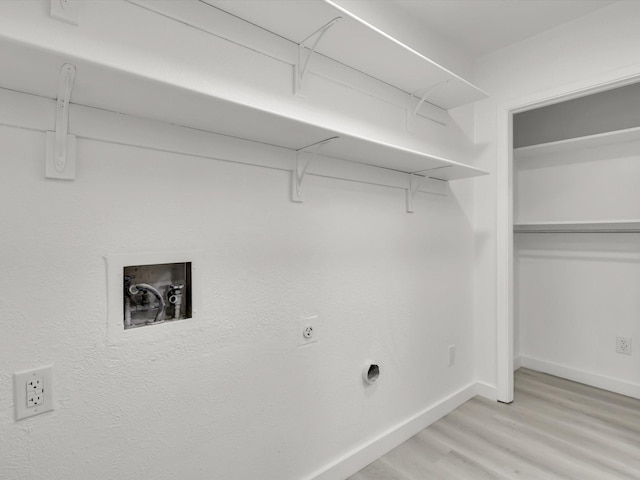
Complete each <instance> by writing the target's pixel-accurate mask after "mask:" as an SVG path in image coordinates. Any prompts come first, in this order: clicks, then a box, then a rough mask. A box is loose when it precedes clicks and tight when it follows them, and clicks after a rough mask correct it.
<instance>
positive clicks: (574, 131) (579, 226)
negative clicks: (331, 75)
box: [513, 83, 640, 398]
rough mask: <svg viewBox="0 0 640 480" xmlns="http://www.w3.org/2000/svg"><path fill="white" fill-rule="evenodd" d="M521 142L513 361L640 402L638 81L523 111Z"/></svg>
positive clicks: (516, 135) (517, 150)
mask: <svg viewBox="0 0 640 480" xmlns="http://www.w3.org/2000/svg"><path fill="white" fill-rule="evenodd" d="M513 141H514V152H513V162H514V168H513V176H514V177H513V187H514V195H513V199H514V200H513V202H514V204H513V215H514V335H515V338H514V358H515V362H514V363H515V366H516V368H518V367H519V366H524V367H528V368H533V369H536V370H540V371H544V372H547V373H551V374H554V375H558V376H562V377H565V378H569V379H572V380H576V381H580V382H582V383H587V384H590V385H593V386H596V387H600V388H604V389H607V390H611V391H615V392H618V393H622V394H625V395H629V396H633V397H636V398H639V397H640V392H639V391H638V388H637V386H636V385H637V384H638V382H639V381H640V368H639V367H640V365H639V364H638V363H639V362H638V357H637V356H632V355H631V352H632V349H633V348H637V347H636V346H635V345H634V343H633V342H634V338H635V339H636V341H637V339H639V338H640V336H639V335H640V328H639V326H640V190H639V189H638V184H637V180H636V179H637V178H638V175H640V84H637V83H636V84H631V85H626V86H622V87H618V88H615V89H612V90H607V91H603V92H599V93H595V94H591V95H587V96H583V97H580V98H574V99H571V100H568V101H564V102H561V103H557V104H553V105H549V106H545V107H541V108H537V109H534V110H529V111H525V112H522V113H518V114H516V115H514V119H513ZM634 384H635V385H634Z"/></svg>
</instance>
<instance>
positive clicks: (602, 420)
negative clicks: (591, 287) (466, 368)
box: [348, 369, 640, 480]
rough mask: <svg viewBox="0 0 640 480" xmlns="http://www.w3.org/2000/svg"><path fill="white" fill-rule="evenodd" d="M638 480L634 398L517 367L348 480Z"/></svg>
mask: <svg viewBox="0 0 640 480" xmlns="http://www.w3.org/2000/svg"><path fill="white" fill-rule="evenodd" d="M431 479H434V480H449V479H451V480H489V479H496V480H512V479H525V480H537V479H540V480H556V479H562V480H567V479H570V480H609V479H611V480H640V400H636V399H633V398H629V397H624V396H622V395H617V394H615V393H611V392H607V391H604V390H599V389H597V388H593V387H589V386H586V385H582V384H578V383H574V382H571V381H569V380H564V379H561V378H558V377H553V376H550V375H546V374H543V373H538V372H534V371H532V370H526V369H520V370H518V371H517V372H516V375H515V401H514V402H513V403H512V404H511V405H504V404H501V403H497V402H493V401H489V400H486V399H483V398H479V397H477V398H474V399H472V400H470V401H468V402H467V403H465V404H464V405H462V406H461V407H460V408H458V409H456V410H455V411H453V412H452V413H450V414H449V415H447V416H446V417H444V418H443V419H441V420H440V421H438V422H436V423H434V424H433V425H431V426H430V427H428V428H426V429H425V430H423V431H422V432H420V433H419V434H418V435H416V436H415V437H413V438H411V439H409V440H408V441H406V442H405V443H403V444H402V445H400V446H399V447H398V448H396V449H395V450H392V451H391V452H389V453H388V454H386V455H385V456H383V457H382V458H380V459H378V460H377V461H375V462H373V463H372V464H370V465H369V466H368V467H366V468H364V469H363V470H361V471H360V472H358V473H356V474H355V475H353V476H351V477H350V478H349V479H348V480H431Z"/></svg>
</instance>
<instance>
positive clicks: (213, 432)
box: [0, 2, 474, 480]
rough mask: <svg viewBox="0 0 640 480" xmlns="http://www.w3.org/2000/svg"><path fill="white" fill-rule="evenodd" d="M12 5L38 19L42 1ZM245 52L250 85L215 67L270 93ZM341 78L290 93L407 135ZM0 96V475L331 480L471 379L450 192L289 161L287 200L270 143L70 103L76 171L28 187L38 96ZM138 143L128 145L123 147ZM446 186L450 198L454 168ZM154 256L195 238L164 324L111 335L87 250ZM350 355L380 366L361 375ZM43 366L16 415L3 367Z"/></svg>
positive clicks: (39, 175)
mask: <svg viewBox="0 0 640 480" xmlns="http://www.w3.org/2000/svg"><path fill="white" fill-rule="evenodd" d="M27 3H28V5H26V6H25V7H24V8H25V9H34V10H37V11H40V9H42V12H41V13H42V15H43V17H42V18H41V19H40V20H39V21H41V22H43V24H44V23H47V22H49V20H47V19H46V18H45V17H44V15H46V14H45V13H44V12H45V10H46V9H45V7H46V5H45V4H46V3H47V2H39V3H37V5H38V6H37V7H34V6H33V5H35V4H36V2H27ZM114 4H115V2H114ZM105 5H106V4H105ZM105 5H102V6H101V7H100V8H104V7H105ZM14 6H15V5H14ZM21 8H23V7H21ZM114 8H120V7H114ZM122 8H127V9H129V8H133V7H131V6H130V5H128V6H127V5H125V7H122ZM136 8H137V7H136ZM15 11H16V12H18V11H19V9H17V8H16V9H15ZM5 13H7V15H12V14H13V11H12V10H10V9H8V10H7V11H6V12H5ZM31 13H33V12H31ZM138 14H140V13H139V12H138V13H136V15H138ZM28 18H31V17H29V15H25V16H24V18H22V19H21V20H20V22H25V23H20V22H18V21H17V20H16V19H12V20H16V22H17V23H15V25H18V24H19V25H22V26H29V21H28ZM34 18H35V17H34ZM127 18H129V17H127ZM25 19H27V20H25ZM98 20H99V19H93V20H91V21H98ZM103 20H104V21H105V22H106V21H107V17H106V16H105V17H103ZM4 21H6V22H8V23H11V21H10V20H9V19H8V18H7V17H4ZM123 21H124V20H123ZM154 21H155V20H154ZM164 21H165V20H163V22H164ZM150 22H151V20H150ZM47 25H48V23H47ZM149 25H151V23H150V24H149ZM85 27H86V25H85ZM56 28H57V27H56ZM73 28H74V27H70V26H67V25H65V26H63V27H60V29H61V30H60V31H61V32H67V30H66V29H69V31H76V32H78V31H83V30H82V27H80V30H73ZM149 28H151V27H149ZM45 30H46V29H42V30H37V29H34V30H32V31H33V32H36V31H38V32H39V34H41V35H45V36H46V32H45ZM5 32H6V30H5ZM23 33H24V32H23ZM58 33H60V32H58ZM121 33H122V35H126V33H125V31H124V30H123V31H122V32H121ZM129 33H131V32H129ZM61 35H62V34H61ZM64 35H67V33H65V34H64ZM27 36H28V35H27ZM65 38H66V37H65ZM72 38H73V37H72V36H71V37H69V39H72ZM93 40H95V39H93ZM65 41H66V40H65ZM69 41H70V40H69ZM87 41H89V40H87ZM145 41H146V40H145ZM176 41H177V39H176ZM216 42H218V41H216ZM63 43H64V42H63ZM71 43H72V42H71V41H70V44H71ZM96 44H97V45H100V46H101V47H100V48H103V49H106V50H108V47H109V43H108V42H106V41H104V39H102V40H101V41H99V42H97V43H96ZM216 45H218V46H219V48H221V50H219V51H218V52H217V53H219V54H220V55H224V54H225V50H224V48H225V47H220V44H219V43H216ZM51 46H52V48H55V44H52V45H51ZM200 47H202V45H200ZM78 48H81V47H78ZM233 48H235V49H237V48H238V47H237V46H234V47H233ZM247 50H248V49H247ZM103 53H104V51H103ZM107 53H113V52H107ZM139 53H140V52H136V51H135V50H134V49H133V48H132V51H131V52H129V54H130V55H132V56H135V55H136V54H139ZM209 53H210V54H211V55H213V54H214V53H215V52H213V51H211V52H209ZM245 54H246V55H247V56H251V55H257V54H255V52H253V51H249V50H248V51H247V52H245ZM141 57H143V55H142V56H141ZM218 58H219V57H218ZM231 60H233V59H232V58H229V59H227V61H228V62H231ZM243 60H244V58H241V59H239V60H238V63H239V64H241V65H244V66H246V65H245V64H244V63H242V61H243ZM262 61H263V68H264V69H263V70H262V71H261V75H262V76H263V79H262V80H264V83H265V87H264V88H265V90H264V91H263V92H259V91H255V92H254V91H253V90H252V89H253V88H254V87H255V85H256V83H259V82H257V81H256V79H255V78H253V77H252V78H249V77H247V78H245V77H243V76H242V75H241V74H239V73H238V72H244V70H235V67H236V66H237V67H240V65H235V64H233V63H232V62H231V64H228V63H226V64H225V65H224V66H220V70H218V71H216V74H217V75H218V77H219V79H221V81H222V82H224V80H223V79H225V78H226V77H225V74H226V73H227V72H228V71H233V72H234V74H235V75H238V77H237V78H235V77H234V78H233V81H231V80H229V82H228V83H229V85H231V84H233V83H234V82H236V83H237V88H238V90H239V91H241V90H243V88H244V89H246V90H247V91H251V92H252V93H251V94H252V95H253V94H255V95H256V96H259V95H262V96H263V97H265V98H267V97H269V96H270V95H272V94H273V97H272V98H271V100H270V101H273V102H275V101H276V100H277V99H278V98H280V97H282V98H284V93H283V92H284V91H285V90H287V89H285V88H284V87H282V91H280V90H278V91H276V92H272V91H270V90H269V88H270V87H269V85H276V84H277V82H276V80H277V79H278V75H279V73H280V72H281V71H282V68H281V66H282V65H281V62H280V61H279V60H274V59H271V61H272V62H273V63H274V66H273V68H270V67H269V62H268V61H266V60H265V59H262ZM194 68H195V67H194ZM225 69H228V70H225ZM341 71H342V70H340V69H337V70H336V71H335V72H332V71H328V72H324V73H325V74H327V73H336V75H339V74H340V72H341ZM185 75H187V74H186V73H185ZM270 75H272V76H270ZM347 76H348V77H349V79H350V82H351V83H345V84H342V83H340V82H337V81H336V82H332V81H331V80H328V79H325V78H324V77H321V76H315V77H314V78H313V79H312V80H313V84H312V88H311V90H310V92H308V95H309V96H310V98H309V99H308V100H307V101H308V102H309V103H308V105H311V106H315V105H317V104H319V103H322V102H323V100H324V96H327V95H328V93H327V92H333V91H338V92H339V95H338V97H337V98H338V99H339V102H342V103H341V106H340V107H336V108H342V110H335V111H331V109H330V108H329V105H330V104H327V105H325V109H324V110H323V112H322V114H323V115H325V114H326V115H327V116H330V115H333V116H334V117H335V118H337V119H342V120H343V121H345V122H347V123H349V122H352V123H357V122H361V124H360V125H361V126H360V128H363V129H364V128H369V131H370V133H371V134H372V135H375V134H376V133H380V134H385V133H386V134H388V135H391V136H398V137H405V138H409V136H408V134H406V132H404V131H403V130H402V121H403V119H404V105H401V103H402V102H401V100H402V99H400V100H397V99H398V92H397V91H396V90H395V89H390V88H388V87H385V86H384V85H382V84H376V83H375V82H374V81H372V80H371V79H369V78H367V77H364V76H360V77H358V75H357V74H353V72H352V73H350V74H348V75H347ZM354 79H355V80H354ZM245 80H246V82H245V83H242V81H245ZM53 81H54V82H55V79H54V80H53ZM354 82H355V83H354ZM248 85H249V86H250V87H251V88H249V87H248ZM354 87H358V89H356V88H354ZM278 88H280V87H278ZM0 93H1V94H2V99H3V102H5V103H3V109H2V111H0V124H3V126H1V127H0V145H2V149H1V151H2V154H1V155H2V164H3V165H4V167H5V168H4V172H3V175H2V177H1V178H0V198H1V199H2V201H3V204H4V205H5V208H3V210H2V212H3V213H2V225H3V228H2V229H1V230H0V242H1V244H2V249H1V250H0V256H1V261H0V263H1V264H2V265H3V271H4V272H5V275H3V276H2V277H1V278H0V315H1V317H0V318H2V321H0V324H1V325H2V335H0V365H1V366H2V367H1V368H0V430H1V431H2V435H0V477H2V478H3V480H17V479H21V480H22V479H25V478H28V479H29V480H38V479H42V480H45V479H46V480H62V479H64V480H71V479H83V480H84V479H87V478H91V479H95V480H106V479H116V478H117V479H118V480H127V479H140V478H153V479H154V480H161V479H167V480H169V479H171V480H173V479H176V478H190V479H194V480H195V479H202V480H209V479H212V478H216V479H225V480H233V479H237V480H247V479H264V480H271V479H272V480H286V479H291V480H298V479H302V478H314V477H315V476H316V474H321V472H323V471H324V470H326V469H327V468H329V471H328V473H327V474H326V475H323V476H322V478H333V479H336V480H337V479H338V478H341V474H340V473H339V472H340V469H334V470H331V466H332V465H335V464H336V463H339V462H341V461H342V460H344V459H345V458H348V457H349V455H351V454H354V453H356V454H357V452H358V451H360V450H361V449H363V448H365V449H366V447H367V446H368V445H369V444H370V443H371V442H374V441H376V440H378V439H380V438H384V437H385V436H387V435H388V434H389V433H390V432H393V431H394V430H395V429H397V428H398V427H402V426H403V425H405V424H406V423H407V422H409V423H411V422H412V421H414V420H415V419H416V418H417V417H420V415H422V414H424V413H425V412H427V411H429V409H430V408H431V407H433V406H434V405H439V404H441V402H442V401H443V400H445V399H447V398H448V397H450V396H452V395H455V394H456V392H459V391H460V390H461V389H465V388H467V387H469V386H470V385H473V363H474V359H473V337H472V333H473V322H472V316H473V314H472V303H471V300H472V268H473V266H472V265H473V249H474V242H473V231H472V227H471V225H472V219H470V218H469V216H468V215H469V208H468V205H461V203H460V202H459V200H458V197H456V195H453V194H451V192H449V193H450V194H449V195H448V196H441V195H427V194H419V195H418V198H417V204H416V213H414V214H413V215H408V214H406V213H405V191H404V190H403V189H399V188H385V187H380V186H375V185H365V184H361V183H354V182H343V181H336V180H330V179H326V178H320V177H315V176H309V177H307V178H305V198H306V201H305V203H304V204H295V203H292V202H290V200H289V186H290V172H289V171H286V168H287V166H290V167H292V166H293V163H292V160H293V158H294V154H293V152H292V151H290V150H286V149H278V148H272V147H268V146H264V145H262V146H261V145H256V144H250V143H245V142H243V141H239V140H232V139H225V138H222V137H219V136H215V135H209V134H207V133H204V132H194V131H188V130H185V129H183V128H181V127H177V126H168V125H164V124H159V123H153V122H150V121H146V120H140V119H131V118H130V117H126V116H120V115H114V114H110V113H106V112H97V111H92V110H91V109H88V110H87V109H82V108H81V107H77V108H76V107H74V109H72V110H71V119H70V122H71V123H70V124H71V128H72V131H73V132H80V131H83V132H90V133H84V134H83V135H80V138H79V139H78V172H77V179H76V180H75V181H73V182H65V181H52V180H45V179H44V174H43V172H44V170H43V162H44V137H45V135H44V133H43V131H44V130H47V129H51V128H52V121H53V115H52V112H53V104H54V102H53V101H52V100H44V99H38V98H36V97H33V96H27V95H20V94H15V93H11V92H8V93H7V91H2V90H0ZM116 93H117V92H116ZM288 94H289V95H290V93H288ZM376 95H377V96H376ZM380 96H382V97H384V98H380ZM9 99H10V100H11V101H9ZM72 99H73V96H72ZM301 102H302V101H301V100H300V99H296V100H295V101H294V100H289V104H290V105H291V104H294V103H295V104H296V107H295V108H298V109H300V110H301V111H302V110H303V109H302V108H301V107H300V104H301ZM336 102H338V101H337V100H336ZM394 102H397V103H394ZM47 112H51V113H47ZM308 113H310V114H313V113H314V110H313V108H309V112H308ZM214 114H215V112H212V115H214ZM372 119H373V120H372ZM11 125H17V126H18V127H19V128H18V127H15V126H11ZM394 125H395V127H394ZM452 128H453V129H454V130H455V125H453V127H452ZM91 132H92V133H91ZM432 135H433V136H435V134H432ZM137 137H139V138H140V139H141V140H140V142H141V144H142V145H144V146H143V147H139V146H131V145H128V144H131V143H132V142H133V143H135V142H136V141H137V140H136V139H137ZM458 137H460V135H458ZM149 139H152V140H149ZM153 139H155V140H153ZM461 140H462V139H461ZM416 143H417V144H420V143H422V144H424V143H425V141H424V140H423V139H420V140H416ZM427 143H428V142H427ZM155 145H157V146H155ZM435 148H443V149H445V150H446V149H447V148H448V147H447V146H446V145H444V146H442V145H440V144H438V145H435ZM162 150H165V151H162ZM166 150H175V151H176V152H180V151H185V152H190V153H192V154H191V155H189V154H181V153H170V152H168V151H166ZM221 152H224V153H221ZM208 157H213V158H222V159H225V158H242V159H243V161H247V162H252V161H254V162H255V163H268V164H274V165H275V164H280V165H282V167H277V168H267V169H264V168H256V167H251V166H248V165H240V164H236V163H229V162H226V161H217V160H213V159H211V158H208ZM262 157H264V158H262ZM265 159H268V160H269V162H267V161H266V160H265ZM278 162H279V163H278ZM283 168H285V170H283ZM388 175H397V174H393V173H388ZM457 190H459V191H461V192H462V194H461V197H460V198H469V197H471V194H472V189H471V183H470V182H469V183H468V184H467V186H466V187H465V186H464V185H461V186H459V187H457ZM175 250H180V251H184V250H194V251H195V250H197V251H200V252H202V253H201V254H200V255H199V256H198V257H197V258H200V259H201V264H199V265H196V266H195V267H196V268H198V269H199V271H200V275H201V278H202V279H203V285H201V286H200V291H201V292H202V299H201V303H202V308H201V309H200V312H199V315H198V316H197V318H196V319H194V320H193V321H192V323H191V325H189V324H186V323H185V324H183V325H184V327H183V328H182V329H181V330H180V331H179V332H178V333H177V334H175V336H169V335H168V333H167V332H168V331H169V330H170V326H169V325H160V326H154V327H148V328H150V329H153V330H151V332H153V333H150V335H151V336H156V338H153V339H152V341H150V342H146V343H135V342H125V343H123V344H121V345H110V344H109V342H108V340H107V331H106V325H107V291H106V285H107V279H106V267H105V262H104V256H105V255H108V254H122V253H129V254H131V253H136V252H139V253H142V254H143V253H145V252H162V251H168V252H171V251H175ZM305 314H317V315H319V325H318V327H319V328H318V329H319V331H320V340H319V342H318V343H316V344H313V345H310V346H306V347H303V348H298V346H297V339H298V335H299V331H298V319H299V318H300V316H302V315H305ZM452 344H455V345H457V359H456V365H455V366H454V367H448V366H447V351H448V346H449V345H452ZM369 359H373V360H375V361H376V362H378V363H379V365H380V367H381V371H382V374H381V378H380V380H379V382H378V384H376V385H375V386H374V387H372V388H368V389H367V388H364V386H363V384H362V380H361V376H360V375H361V369H362V366H363V363H364V362H365V361H366V360H369ZM50 363H51V364H53V365H54V390H55V396H56V409H55V410H54V411H53V412H50V413H46V414H43V415H40V416H37V417H33V418H29V419H26V420H23V421H20V422H15V421H14V417H13V396H12V389H13V385H12V373H13V372H15V371H20V370H24V369H28V368H33V367H37V366H40V365H45V364H50ZM443 413H446V412H442V414H443ZM397 440H399V441H401V440H402V439H400V438H397V439H396V440H395V441H397ZM363 458H365V457H363ZM370 460H373V458H371V459H370ZM358 461H362V459H360V460H358ZM352 467H353V465H351V467H349V468H352Z"/></svg>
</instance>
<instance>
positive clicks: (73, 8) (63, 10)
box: [49, 0, 78, 25]
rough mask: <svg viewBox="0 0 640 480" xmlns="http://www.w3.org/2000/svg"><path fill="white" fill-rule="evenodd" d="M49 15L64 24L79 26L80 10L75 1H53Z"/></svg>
mask: <svg viewBox="0 0 640 480" xmlns="http://www.w3.org/2000/svg"><path fill="white" fill-rule="evenodd" d="M49 14H50V15H51V17H53V18H57V19H58V20H62V21H63V22H67V23H70V24H71V25H78V8H77V4H76V1H75V0H51V6H50V10H49Z"/></svg>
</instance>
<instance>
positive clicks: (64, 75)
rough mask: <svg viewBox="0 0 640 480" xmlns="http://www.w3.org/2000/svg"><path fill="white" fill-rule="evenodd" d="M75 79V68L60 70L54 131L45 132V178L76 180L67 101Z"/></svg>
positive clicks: (66, 65)
mask: <svg viewBox="0 0 640 480" xmlns="http://www.w3.org/2000/svg"><path fill="white" fill-rule="evenodd" d="M75 78H76V67H75V66H73V65H71V64H69V63H65V64H64V65H63V66H62V69H61V70H60V78H59V81H58V100H57V102H56V130H55V132H47V152H46V159H45V177H46V178H55V179H61V180H74V179H75V178H76V137H75V135H69V133H68V132H69V100H70V99H71V90H72V89H73V82H74V80H75Z"/></svg>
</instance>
